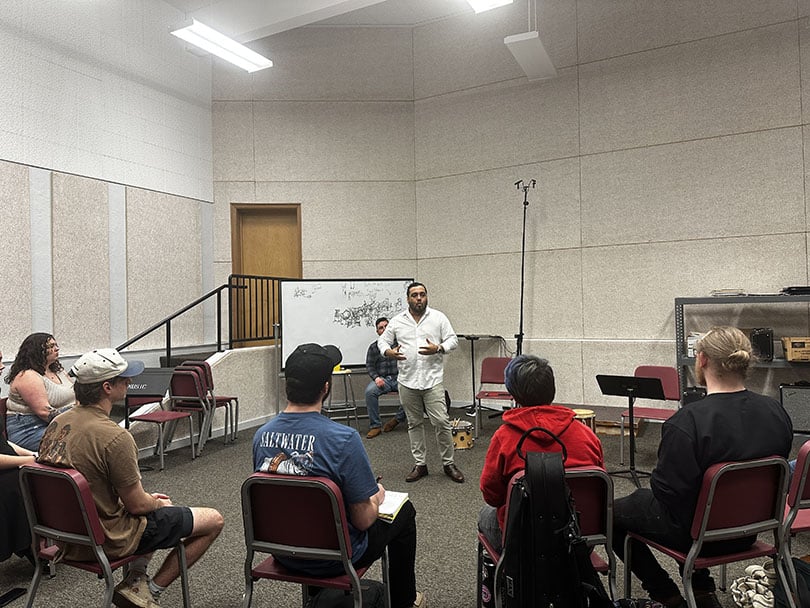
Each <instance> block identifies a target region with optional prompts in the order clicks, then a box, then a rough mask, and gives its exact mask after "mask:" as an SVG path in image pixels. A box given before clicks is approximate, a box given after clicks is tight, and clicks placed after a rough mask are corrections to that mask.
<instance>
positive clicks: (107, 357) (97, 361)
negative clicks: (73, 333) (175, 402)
mask: <svg viewBox="0 0 810 608" xmlns="http://www.w3.org/2000/svg"><path fill="white" fill-rule="evenodd" d="M143 368H144V365H143V361H127V360H126V359H124V358H123V357H122V356H121V355H120V354H118V351H117V350H115V349H114V348H98V349H96V350H94V351H91V352H89V353H85V354H83V355H82V356H81V357H79V360H78V361H76V363H74V364H73V366H72V367H71V368H70V371H69V372H68V373H69V374H70V375H71V376H73V377H75V378H76V382H78V383H79V384H93V383H95V382H104V381H105V380H110V379H111V378H115V377H117V376H121V377H122V378H132V377H134V376H138V375H139V374H140V373H141V372H143Z"/></svg>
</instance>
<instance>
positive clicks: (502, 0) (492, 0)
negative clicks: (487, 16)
mask: <svg viewBox="0 0 810 608" xmlns="http://www.w3.org/2000/svg"><path fill="white" fill-rule="evenodd" d="M512 1H513V0H467V2H469V3H470V6H471V7H473V10H474V11H475V12H476V13H483V12H484V11H488V10H489V9H492V8H498V7H499V6H505V5H507V4H512Z"/></svg>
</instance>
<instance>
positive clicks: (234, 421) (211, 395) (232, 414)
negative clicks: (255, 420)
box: [183, 361, 239, 443]
mask: <svg viewBox="0 0 810 608" xmlns="http://www.w3.org/2000/svg"><path fill="white" fill-rule="evenodd" d="M183 367H196V368H198V369H199V370H200V378H201V380H202V383H203V389H205V391H206V393H208V399H209V400H211V402H212V403H213V404H214V409H215V410H216V408H219V407H222V408H225V432H226V435H225V437H226V441H227V442H229V443H230V442H233V441H236V434H237V432H238V431H239V397H234V396H232V395H217V394H216V393H215V392H214V373H213V371H212V370H211V364H210V363H208V361H183ZM229 423H230V427H229Z"/></svg>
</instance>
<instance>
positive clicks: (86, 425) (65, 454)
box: [39, 406, 146, 559]
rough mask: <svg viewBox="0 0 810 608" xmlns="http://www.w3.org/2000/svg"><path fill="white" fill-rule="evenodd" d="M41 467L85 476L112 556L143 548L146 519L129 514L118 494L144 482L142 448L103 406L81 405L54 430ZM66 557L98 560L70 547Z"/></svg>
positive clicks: (42, 444)
mask: <svg viewBox="0 0 810 608" xmlns="http://www.w3.org/2000/svg"><path fill="white" fill-rule="evenodd" d="M39 462H43V463H46V464H52V465H56V466H63V467H71V468H74V469H76V470H78V471H79V472H80V473H81V474H82V475H84V476H85V478H86V479H87V482H88V483H89V484H90V491H91V492H92V493H93V499H94V500H95V503H96V509H97V510H98V515H99V518H100V519H101V525H102V527H103V528H104V533H105V535H106V537H107V539H106V541H105V542H104V552H105V553H106V554H107V555H108V556H110V557H114V558H118V557H124V556H127V555H131V554H132V553H133V552H134V551H135V549H137V547H138V543H139V542H140V540H141V536H142V535H143V531H144V529H145V528H146V518H145V517H144V516H139V515H131V514H130V513H128V512H127V510H126V509H125V508H124V504H123V503H122V502H121V499H120V498H119V497H118V492H117V491H116V488H124V487H127V486H131V485H132V484H133V483H136V482H137V481H139V480H140V478H141V475H140V472H139V471H138V449H137V447H136V445H135V440H134V439H133V438H132V435H130V433H129V431H127V430H125V429H122V428H121V427H119V426H118V425H117V424H115V423H114V422H113V421H112V420H110V418H109V416H108V415H107V414H106V413H105V412H104V411H103V410H101V409H99V408H97V407H92V406H77V407H75V408H73V409H72V410H71V411H69V412H65V413H64V414H62V415H60V416H57V417H56V418H54V419H53V421H51V423H50V425H48V428H47V429H46V431H45V434H44V435H43V437H42V441H41V442H40V445H39ZM65 557H66V558H68V559H92V553H91V552H90V550H89V549H87V548H86V547H80V546H72V545H68V546H67V547H66V549H65Z"/></svg>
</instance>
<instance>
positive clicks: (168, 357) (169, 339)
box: [166, 319, 174, 367]
mask: <svg viewBox="0 0 810 608" xmlns="http://www.w3.org/2000/svg"><path fill="white" fill-rule="evenodd" d="M166 367H174V366H173V365H172V320H171V319H169V320H168V321H166Z"/></svg>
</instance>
